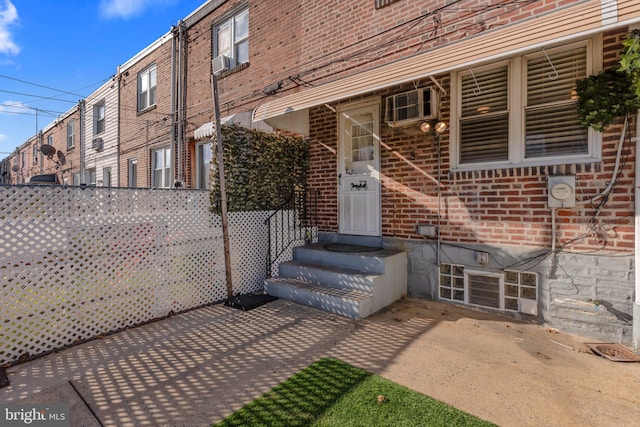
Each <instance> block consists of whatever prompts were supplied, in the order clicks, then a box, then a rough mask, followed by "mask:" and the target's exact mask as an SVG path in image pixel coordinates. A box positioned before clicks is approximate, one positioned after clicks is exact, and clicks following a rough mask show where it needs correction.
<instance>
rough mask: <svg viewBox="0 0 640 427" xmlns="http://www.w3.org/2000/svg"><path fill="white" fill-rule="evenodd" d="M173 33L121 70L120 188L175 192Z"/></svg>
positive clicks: (151, 46) (118, 112)
mask: <svg viewBox="0 0 640 427" xmlns="http://www.w3.org/2000/svg"><path fill="white" fill-rule="evenodd" d="M174 43H175V39H174V37H173V34H172V33H171V32H169V33H167V34H165V35H164V36H162V37H160V38H159V39H158V40H156V41H155V42H154V43H152V44H151V45H150V46H148V47H147V48H146V49H144V50H142V51H141V52H140V53H138V54H137V55H136V56H134V57H133V58H131V59H130V60H129V61H127V62H126V63H124V64H123V65H122V66H120V67H119V69H118V74H117V76H116V77H117V79H118V82H119V90H120V94H119V104H118V105H119V108H118V111H117V117H118V118H117V120H118V121H119V131H118V132H119V135H118V139H117V141H118V142H119V144H120V145H119V147H118V150H117V151H118V156H119V160H118V161H117V162H118V165H119V171H120V172H119V173H118V182H119V185H120V186H122V187H147V188H148V187H153V188H171V187H173V186H174V184H175V181H176V178H175V177H176V176H178V177H179V175H175V172H174V170H175V169H174V167H173V162H174V161H175V159H174V158H173V156H172V154H173V153H174V150H175V144H176V139H175V133H174V132H173V125H174V122H173V117H174V114H173V111H174V109H173V107H172V105H173V101H174V96H175V94H174V90H173V85H172V82H173V77H172V76H173V74H172V73H173V71H174V68H173V56H172V49H173V48H174Z"/></svg>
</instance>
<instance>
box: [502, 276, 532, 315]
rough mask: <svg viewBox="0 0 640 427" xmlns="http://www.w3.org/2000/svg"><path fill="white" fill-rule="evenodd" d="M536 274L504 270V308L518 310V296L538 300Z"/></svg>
mask: <svg viewBox="0 0 640 427" xmlns="http://www.w3.org/2000/svg"><path fill="white" fill-rule="evenodd" d="M537 289H538V276H537V274H535V273H528V272H522V271H511V270H506V271H505V272H504V308H505V310H513V311H518V310H519V306H518V298H524V299H529V300H533V301H537V300H538V291H537Z"/></svg>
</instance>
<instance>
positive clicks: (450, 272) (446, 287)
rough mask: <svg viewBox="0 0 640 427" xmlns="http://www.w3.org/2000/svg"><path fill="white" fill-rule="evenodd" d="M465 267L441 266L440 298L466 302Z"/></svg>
mask: <svg viewBox="0 0 640 427" xmlns="http://www.w3.org/2000/svg"><path fill="white" fill-rule="evenodd" d="M464 295H465V293H464V267H463V266H461V265H452V264H441V265H440V298H441V299H448V300H452V301H461V302H464V300H465V299H464Z"/></svg>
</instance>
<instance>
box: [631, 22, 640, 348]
mask: <svg viewBox="0 0 640 427" xmlns="http://www.w3.org/2000/svg"><path fill="white" fill-rule="evenodd" d="M638 28H640V25H634V26H632V27H630V28H629V30H634V29H638ZM639 135H640V111H638V113H637V114H636V133H635V135H634V137H635V143H636V147H635V148H636V158H635V190H634V205H635V227H634V232H635V236H634V237H635V239H634V241H635V245H634V263H633V265H634V272H635V285H636V286H635V298H634V301H633V312H632V314H633V330H632V335H631V338H632V345H633V349H634V350H635V352H636V353H640V151H639V150H640V136H639Z"/></svg>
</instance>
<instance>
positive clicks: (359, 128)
mask: <svg viewBox="0 0 640 427" xmlns="http://www.w3.org/2000/svg"><path fill="white" fill-rule="evenodd" d="M380 103H381V100H380V98H379V97H378V98H373V99H368V100H366V101H361V102H355V103H350V104H345V105H341V106H338V108H337V113H338V210H339V218H338V223H339V232H340V233H341V234H352V235H361V236H381V235H382V210H381V185H380V108H381V107H380ZM362 119H364V120H362ZM360 120H362V123H360ZM356 134H357V135H356ZM354 135H356V136H354ZM355 138H359V139H360V141H361V142H363V143H364V144H365V146H364V148H361V149H360V150H362V151H363V152H365V154H363V159H359V160H354V159H353V156H355V155H358V154H357V153H356V151H358V150H357V149H354V148H353V147H352V143H353V142H354V139H355ZM369 143H370V144H371V146H368V144H369Z"/></svg>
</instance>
